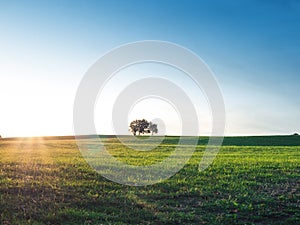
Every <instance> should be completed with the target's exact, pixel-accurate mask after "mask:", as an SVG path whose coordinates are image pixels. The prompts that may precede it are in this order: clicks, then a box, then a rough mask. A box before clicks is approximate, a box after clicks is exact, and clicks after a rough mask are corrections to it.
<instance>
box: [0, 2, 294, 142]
mask: <svg viewBox="0 0 300 225" xmlns="http://www.w3.org/2000/svg"><path fill="white" fill-rule="evenodd" d="M149 39H151V40H153V39H154V40H164V41H170V42H175V43H177V44H179V45H182V46H185V47H187V48H189V49H191V50H192V51H194V52H195V53H196V54H198V55H199V56H200V57H201V58H202V59H203V60H204V61H205V62H206V63H207V64H208V65H209V66H210V68H211V69H212V71H213V72H214V73H215V75H216V78H217V79H218V81H219V84H220V87H221V89H222V92H223V95H224V100H225V104H226V110H227V131H226V134H227V135H252V134H290V133H293V132H300V119H299V116H300V98H299V91H300V86H299V83H300V2H299V1H296V0H295V1H294V0H269V1H268V0H261V1H258V0H257V1H255V0H251V1H250V0H245V1H235V0H219V1H196V0H195V1H174V0H172V1H171V0H160V1H155V0H151V1H138V0H135V1H133V0H128V1H83V0H82V1H64V0H62V1H55V0H52V1H1V2H0V95H1V111H0V134H1V135H3V136H24V135H64V134H72V130H73V128H72V126H73V125H72V110H73V108H72V107H73V101H74V95H75V93H76V89H77V86H78V84H79V82H80V80H81V78H82V76H83V74H84V73H85V72H86V70H87V69H88V68H89V66H90V65H91V64H92V63H94V62H95V61H96V60H97V59H98V58H99V57H100V56H101V55H103V54H104V53H106V52H107V51H109V50H110V49H112V48H114V47H116V46H118V45H121V44H125V43H127V42H133V41H140V40H149Z"/></svg>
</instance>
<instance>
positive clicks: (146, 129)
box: [129, 119, 158, 136]
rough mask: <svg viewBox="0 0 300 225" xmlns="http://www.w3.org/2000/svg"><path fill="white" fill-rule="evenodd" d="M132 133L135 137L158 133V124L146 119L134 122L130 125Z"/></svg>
mask: <svg viewBox="0 0 300 225" xmlns="http://www.w3.org/2000/svg"><path fill="white" fill-rule="evenodd" d="M129 128H130V132H131V133H132V134H133V135H134V136H135V135H136V134H137V133H138V134H145V133H146V134H147V133H152V134H153V133H158V129H157V124H155V123H152V122H148V121H147V120H145V119H142V120H134V121H132V122H131V123H130V124H129Z"/></svg>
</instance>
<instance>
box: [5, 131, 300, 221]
mask: <svg viewBox="0 0 300 225" xmlns="http://www.w3.org/2000/svg"><path fill="white" fill-rule="evenodd" d="M123 138H126V139H128V141H129V142H130V141H131V140H132V144H134V138H133V137H126V136H124V137H123ZM185 138H189V137H185ZM277 138H278V139H279V140H277V141H276V140H275V139H276V138H274V139H273V140H272V141H273V142H272V143H281V144H280V145H282V146H275V145H273V146H272V145H269V146H245V145H246V144H245V143H244V142H243V141H245V142H246V143H253V142H254V141H253V140H251V138H244V139H243V138H240V137H238V138H237V140H235V138H230V139H227V140H226V139H225V143H226V146H223V147H222V149H221V151H220V153H219V154H218V156H217V158H216V159H215V161H214V162H213V164H212V165H211V166H210V167H209V168H208V169H206V170H205V171H202V172H199V171H198V170H197V169H198V163H199V162H200V160H201V157H202V154H203V152H204V150H205V145H203V144H199V145H198V146H197V149H196V151H195V153H194V155H193V157H192V158H191V159H190V161H189V162H188V163H187V165H186V166H185V167H184V168H183V169H182V170H181V171H180V172H179V173H177V174H176V175H174V176H173V177H171V178H170V179H168V180H165V181H163V182H161V183H158V184H155V185H151V186H146V187H130V186H123V185H120V184H116V183H113V182H111V181H109V180H107V179H105V178H103V177H102V176H101V175H99V174H97V173H96V172H95V171H94V170H93V169H92V168H91V167H89V165H88V164H87V163H86V162H85V160H84V159H83V158H82V156H81V154H80V152H79V150H78V149H77V146H76V144H75V141H74V140H71V139H70V140H68V139H56V140H51V139H19V140H18V139H14V140H6V139H4V140H2V141H1V142H0V224H299V222H300V214H299V178H300V177H299V174H300V171H299V168H300V153H299V152H300V146H283V145H284V143H288V142H289V141H290V140H291V139H289V137H286V138H287V139H286V140H285V138H284V137H277ZM298 138H299V137H298ZM262 139H263V137H262ZM205 140H206V141H207V139H205V138H200V141H199V143H202V141H203V143H205ZM255 140H257V139H255ZM268 140H270V139H268ZM88 141H89V142H91V144H93V141H94V140H93V139H89V140H88ZM102 141H103V142H104V143H105V145H106V146H107V148H108V150H109V151H110V152H111V153H112V154H113V155H114V156H115V157H116V158H118V159H119V160H122V161H125V162H127V163H131V164H134V165H146V164H151V163H155V162H158V161H161V160H163V159H164V158H165V157H167V156H168V155H169V154H170V153H171V152H172V151H173V150H174V148H175V146H176V144H177V143H178V137H167V138H166V139H165V140H164V141H163V143H162V144H161V145H160V146H158V147H157V148H155V149H154V150H153V151H149V152H137V151H133V150H132V149H130V148H125V147H123V146H122V144H121V143H120V141H119V140H118V139H117V138H114V137H102ZM293 141H294V143H296V140H293ZM230 142H231V143H232V145H230ZM263 143H267V141H265V142H263ZM148 144H149V145H151V143H150V142H148ZM258 144H261V143H258ZM238 145H240V146H238Z"/></svg>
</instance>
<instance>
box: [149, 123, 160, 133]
mask: <svg viewBox="0 0 300 225" xmlns="http://www.w3.org/2000/svg"><path fill="white" fill-rule="evenodd" d="M149 131H150V132H151V134H152V135H153V133H156V134H157V133H158V129H157V124H155V123H152V122H150V123H149Z"/></svg>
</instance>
